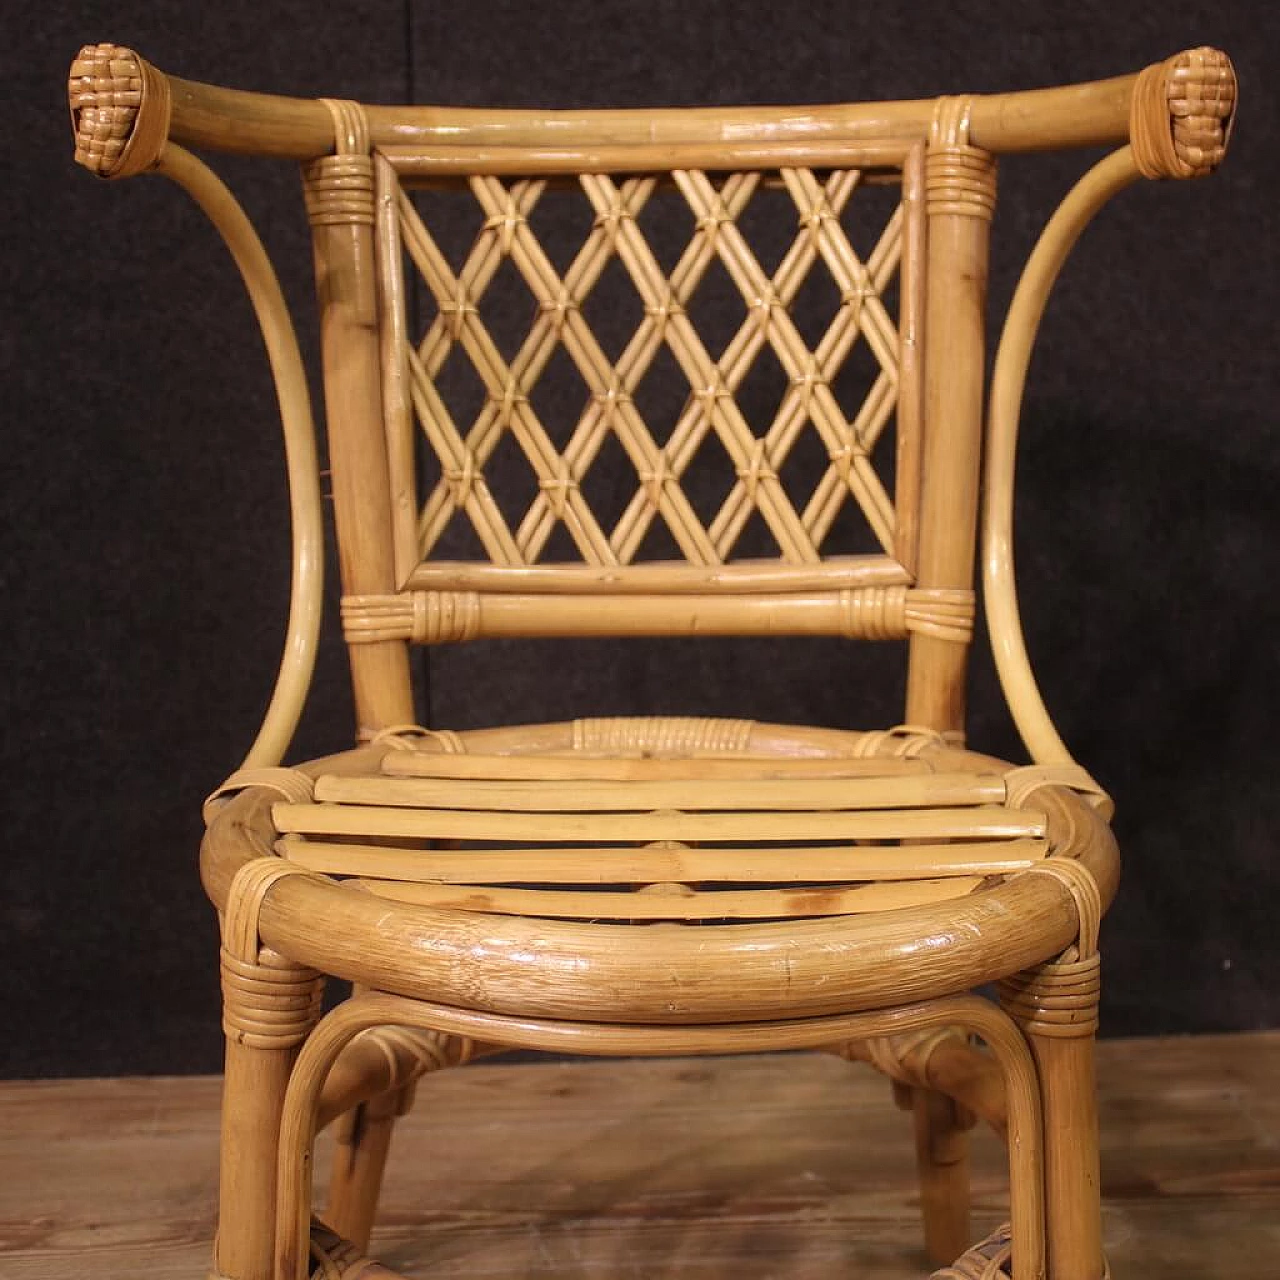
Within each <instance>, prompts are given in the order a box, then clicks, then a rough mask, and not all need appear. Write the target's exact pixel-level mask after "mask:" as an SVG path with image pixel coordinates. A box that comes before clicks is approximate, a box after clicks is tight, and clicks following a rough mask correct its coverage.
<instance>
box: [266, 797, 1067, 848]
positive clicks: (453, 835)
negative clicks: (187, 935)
mask: <svg viewBox="0 0 1280 1280" xmlns="http://www.w3.org/2000/svg"><path fill="white" fill-rule="evenodd" d="M272 813H273V818H274V821H275V824H276V828H277V830H279V831H281V832H288V831H295V832H300V833H302V834H304V835H350V836H390V837H397V836H399V837H408V838H417V839H442V840H511V839H515V840H529V841H559V840H563V841H577V842H588V843H593V844H594V843H599V842H601V841H605V842H607V841H612V840H717V841H728V840H733V841H738V842H741V841H755V840H761V841H779V840H781V841H794V840H898V839H902V840H948V839H987V840H991V839H1000V838H1010V839H1013V838H1017V837H1025V836H1041V835H1043V834H1044V832H1045V817H1044V815H1043V814H1042V813H1033V812H1029V811H1025V810H1017V809H1007V808H1001V807H996V806H992V807H991V808H985V809H925V810H905V811H904V810H900V809H891V810H878V811H875V812H871V813H868V812H864V811H854V812H845V811H840V812H835V813H812V812H803V813H777V812H752V813H671V812H661V813H601V814H573V813H553V814H540V813H504V812H495V811H489V810H474V811H457V810H441V809H414V810H404V809H383V808H378V807H376V806H373V805H339V804H287V803H281V804H277V805H275V806H274V807H273V810H272Z"/></svg>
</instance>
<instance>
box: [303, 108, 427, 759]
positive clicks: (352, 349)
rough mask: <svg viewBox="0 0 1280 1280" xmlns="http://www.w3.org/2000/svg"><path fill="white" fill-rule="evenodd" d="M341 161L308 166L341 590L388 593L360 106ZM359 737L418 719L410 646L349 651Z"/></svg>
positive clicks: (368, 180)
mask: <svg viewBox="0 0 1280 1280" xmlns="http://www.w3.org/2000/svg"><path fill="white" fill-rule="evenodd" d="M330 105H331V107H332V111H333V116H334V124H335V135H336V139H337V144H338V154H336V155H332V156H323V157H321V158H320V159H318V160H314V161H312V162H311V163H310V164H309V165H308V166H307V167H306V169H305V171H304V172H305V190H306V199H307V212H308V215H309V216H310V219H311V223H312V227H313V229H314V244H315V263H316V285H317V290H318V293H319V299H320V341H321V350H322V352H323V357H324V388H325V412H326V417H327V420H328V424H329V456H330V462H331V465H332V470H333V498H334V518H335V521H336V523H337V529H338V548H339V552H338V556H339V564H340V567H341V574H342V583H343V589H344V591H346V592H347V593H348V594H364V593H378V592H390V591H394V590H395V589H396V586H397V585H398V584H397V583H396V581H395V556H394V551H393V545H392V528H391V514H390V486H389V480H388V468H387V445H386V435H385V431H384V426H383V419H382V396H381V390H380V388H381V385H382V383H381V340H380V337H379V330H378V299H377V290H376V286H375V279H376V274H375V261H374V244H373V225H374V176H373V160H372V158H371V157H370V155H369V140H368V131H367V127H366V126H365V124H364V116H363V112H362V109H361V108H359V107H357V106H356V105H355V104H353V103H340V104H339V103H332V104H330ZM350 657H351V675H352V686H353V692H354V695H355V706H356V717H357V720H358V724H359V730H360V733H361V734H362V735H368V734H370V733H373V732H376V731H377V730H378V729H382V728H386V727H387V726H388V725H394V724H406V723H411V722H412V721H413V720H414V718H415V716H414V710H413V694H412V690H411V687H410V681H409V658H408V650H407V646H406V645H405V644H404V643H403V642H402V641H398V640H379V641H376V642H374V643H371V644H366V645H360V646H353V647H352V648H351V649H350Z"/></svg>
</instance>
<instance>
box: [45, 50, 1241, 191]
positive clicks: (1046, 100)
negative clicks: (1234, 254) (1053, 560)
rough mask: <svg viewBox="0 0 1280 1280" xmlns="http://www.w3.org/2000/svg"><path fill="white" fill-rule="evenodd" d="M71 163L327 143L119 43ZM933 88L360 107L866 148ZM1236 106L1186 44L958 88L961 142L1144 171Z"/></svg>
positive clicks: (428, 120)
mask: <svg viewBox="0 0 1280 1280" xmlns="http://www.w3.org/2000/svg"><path fill="white" fill-rule="evenodd" d="M69 89H70V98H71V111H72V121H73V126H74V128H75V130H76V158H77V159H78V160H79V161H80V162H81V163H83V164H85V165H86V167H88V168H90V169H92V170H93V171H94V172H96V173H98V174H100V175H101V176H103V177H124V176H127V175H128V174H130V173H137V172H140V171H142V170H143V169H147V168H150V167H152V165H153V164H154V163H155V160H156V158H158V155H159V151H160V150H161V149H162V148H163V145H164V141H165V140H166V139H169V140H172V141H173V142H176V143H179V144H181V145H183V146H189V147H198V148H199V147H203V148H210V149H212V150H216V151H229V152H237V153H241V154H254V155H264V156H278V157H292V158H294V159H309V158H313V157H315V156H319V155H324V154H327V153H328V152H330V151H332V150H333V140H334V139H333V128H334V126H333V118H332V116H331V115H330V113H329V110H328V109H327V108H326V107H325V106H324V104H323V103H322V102H320V101H317V100H313V99H305V98H286V97H276V96H272V95H268V94H259V93H247V92H244V91H242V90H239V89H223V88H218V87H216V86H214V85H206V84H201V83H198V82H196V81H192V80H181V79H178V78H177V77H176V76H168V75H166V74H165V73H164V72H161V71H158V70H156V68H154V67H152V66H151V65H150V64H149V63H147V62H146V61H145V60H144V59H142V58H141V57H139V56H138V55H137V54H136V53H134V52H133V51H132V50H130V49H126V48H122V47H120V46H117V45H110V44H100V45H88V46H86V47H85V48H84V49H83V50H81V53H80V56H79V57H78V58H77V59H76V60H75V62H74V63H73V64H72V67H71V76H70V85H69ZM936 103H937V100H936V99H932V98H928V99H917V100H914V101H902V102H878V103H859V104H849V105H833V106H774V107H705V108H682V107H663V108H656V109H649V108H629V109H626V110H618V111H605V110H589V111H580V110H575V111H565V110H545V111H544V110H517V109H511V108H506V109H495V110H486V109H477V108H460V107H434V106H418V107H388V106H371V107H368V108H367V109H366V111H367V118H368V123H369V136H370V143H371V145H372V146H374V147H390V146H394V147H412V148H420V149H427V148H431V149H445V150H447V151H448V152H450V153H453V154H459V155H460V154H461V153H463V152H465V151H466V150H467V149H468V148H471V149H481V148H483V149H486V150H492V149H494V148H503V147H512V148H523V149H536V148H539V147H544V148H545V147H554V148H577V149H583V150H585V149H590V148H591V147H596V146H604V145H609V146H614V145H627V144H636V145H645V146H661V145H664V144H669V143H677V142H694V141H696V142H701V143H705V144H715V143H717V142H725V143H734V144H738V145H742V144H748V143H756V144H759V145H760V146H761V147H765V148H767V147H768V146H770V145H778V146H780V147H781V146H785V145H786V144H795V143H805V142H807V143H828V144H834V143H837V142H840V143H846V142H847V143H865V142H871V141H882V142H883V141H904V140H914V139H918V138H923V137H926V136H927V135H928V133H929V130H930V126H931V124H932V122H933V119H934V114H935V108H936ZM1234 103H1235V73H1234V71H1233V69H1232V66H1231V62H1230V60H1229V59H1228V58H1227V56H1226V55H1225V54H1223V53H1220V52H1218V51H1217V50H1215V49H1209V48H1200V49H1192V50H1188V51H1186V52H1183V53H1180V54H1176V55H1174V57H1172V58H1169V59H1166V60H1165V61H1164V62H1161V63H1155V64H1153V65H1152V66H1150V67H1147V68H1146V69H1145V70H1143V71H1140V72H1137V73H1135V74H1132V75H1126V76H1118V77H1115V78H1113V79H1110V80H1097V81H1093V82H1092V83H1088V84H1078V85H1069V86H1066V87H1064V88H1056V89H1035V90H1028V91H1022V92H1017V93H1001V94H990V95H975V96H973V97H972V98H969V99H967V108H968V118H967V122H968V133H969V142H970V143H972V144H973V145H975V146H980V147H983V148H985V149H986V150H988V151H991V152H995V153H1002V152H1021V151H1045V150H1053V149H1057V148H1063V147H1085V146H1108V145H1118V144H1123V143H1126V142H1130V141H1132V142H1133V143H1134V147H1135V152H1136V153H1138V155H1139V159H1140V163H1141V165H1142V169H1143V172H1144V173H1147V175H1148V176H1150V177H1157V176H1159V177H1183V178H1185V177H1197V176H1200V175H1202V174H1206V173H1209V172H1212V170H1213V169H1214V168H1216V166H1217V165H1218V164H1219V163H1220V162H1221V160H1222V156H1223V154H1224V152H1225V149H1226V142H1227V136H1228V133H1229V122H1230V118H1231V115H1232V112H1233V109H1234Z"/></svg>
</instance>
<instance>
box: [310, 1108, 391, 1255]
mask: <svg viewBox="0 0 1280 1280" xmlns="http://www.w3.org/2000/svg"><path fill="white" fill-rule="evenodd" d="M406 1093H408V1094H409V1095H410V1096H411V1095H412V1087H410V1088H409V1089H408V1090H398V1089H397V1090H393V1091H391V1092H389V1093H382V1094H379V1095H377V1096H376V1097H373V1098H369V1099H367V1100H366V1101H364V1102H361V1103H359V1104H358V1105H357V1106H354V1107H352V1108H351V1110H350V1111H348V1112H347V1113H346V1115H344V1116H343V1117H342V1119H341V1121H340V1122H339V1124H338V1127H337V1130H336V1133H335V1137H336V1139H337V1141H336V1143H335V1144H334V1152H333V1163H332V1165H331V1166H330V1174H329V1202H328V1205H327V1207H326V1209H325V1215H324V1218H325V1222H327V1223H328V1225H329V1226H331V1227H332V1228H333V1229H334V1231H336V1232H337V1233H338V1234H339V1235H340V1236H342V1237H343V1238H344V1239H346V1240H350V1241H351V1243H352V1244H354V1245H355V1246H356V1248H357V1249H359V1250H361V1252H363V1251H364V1250H366V1249H367V1248H368V1247H369V1235H370V1232H371V1231H372V1230H373V1219H374V1216H375V1215H376V1213H377V1210H378V1195H379V1193H380V1191H381V1189H382V1175H383V1173H384V1171H385V1169H386V1164H387V1156H388V1155H389V1154H390V1151H391V1134H392V1130H393V1129H394V1128H395V1123H396V1119H397V1118H398V1117H399V1116H400V1115H401V1114H402V1113H403V1110H404V1106H403V1103H404V1101H405V1094H406Z"/></svg>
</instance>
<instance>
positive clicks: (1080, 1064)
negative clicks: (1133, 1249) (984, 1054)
mask: <svg viewBox="0 0 1280 1280" xmlns="http://www.w3.org/2000/svg"><path fill="white" fill-rule="evenodd" d="M1027 1039H1028V1041H1029V1043H1030V1045H1031V1051H1032V1053H1033V1054H1034V1055H1035V1059H1036V1065H1037V1067H1038V1069H1039V1074H1040V1091H1041V1097H1042V1099H1043V1105H1044V1126H1045V1197H1046V1201H1047V1203H1046V1214H1045V1216H1046V1228H1047V1232H1048V1244H1049V1280H1101V1278H1102V1277H1103V1276H1105V1275H1106V1263H1105V1261H1104V1259H1103V1254H1102V1204H1101V1192H1100V1176H1099V1170H1098V1100H1097V1093H1096V1090H1095V1081H1094V1061H1093V1050H1094V1038H1093V1036H1092V1035H1091V1034H1090V1035H1086V1036H1073V1037H1070V1038H1066V1037H1063V1036H1061V1035H1042V1034H1038V1033H1037V1032H1035V1031H1029V1033H1028V1036H1027Z"/></svg>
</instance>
